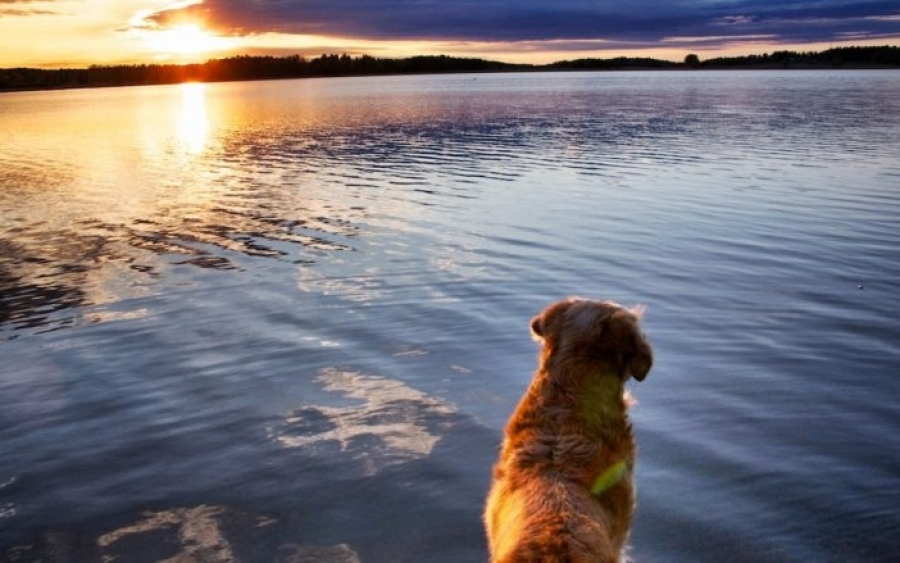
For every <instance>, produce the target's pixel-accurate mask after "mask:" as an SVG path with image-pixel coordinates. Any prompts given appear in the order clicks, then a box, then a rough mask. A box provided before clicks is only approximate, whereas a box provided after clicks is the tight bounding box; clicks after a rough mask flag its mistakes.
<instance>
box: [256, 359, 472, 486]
mask: <svg viewBox="0 0 900 563" xmlns="http://www.w3.org/2000/svg"><path fill="white" fill-rule="evenodd" d="M318 381H319V382H321V383H322V384H323V386H324V389H325V390H326V391H329V392H334V393H339V394H341V395H343V397H344V398H346V399H352V400H353V401H356V404H353V405H350V406H331V405H320V406H312V407H304V408H301V409H298V410H296V411H294V412H292V413H291V414H290V415H289V416H287V417H286V418H285V419H284V423H283V424H282V425H281V426H280V427H277V428H271V429H270V435H271V437H272V438H273V439H274V440H275V441H277V442H278V443H279V444H281V445H282V446H284V447H286V448H302V447H315V446H316V445H325V444H327V443H337V444H338V445H339V447H340V450H341V452H342V453H345V454H349V455H350V456H351V457H353V458H354V459H358V460H360V461H362V462H363V467H364V469H363V471H364V473H365V476H372V475H374V474H376V473H377V472H378V471H379V470H381V469H383V468H385V467H388V466H391V465H396V464H398V463H404V462H406V461H411V460H414V459H419V458H423V457H426V456H428V455H429V454H430V453H431V452H432V450H433V449H434V447H435V445H436V444H437V443H438V441H439V440H440V439H441V435H442V432H441V430H442V429H443V427H444V426H447V425H449V424H451V421H450V420H449V419H448V418H447V417H448V415H451V414H453V413H454V412H455V410H454V409H453V408H451V407H449V406H448V405H446V404H443V403H441V402H439V401H437V400H435V399H432V398H430V397H428V396H427V395H425V394H424V393H422V392H420V391H417V390H415V389H412V388H411V387H408V386H407V385H405V384H403V383H401V382H399V381H395V380H392V379H388V378H384V377H377V376H372V375H364V374H361V373H356V372H348V371H340V370H338V369H336V368H327V369H324V370H322V371H321V372H320V374H319V377H318Z"/></svg>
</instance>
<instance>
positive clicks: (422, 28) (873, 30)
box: [146, 0, 900, 47]
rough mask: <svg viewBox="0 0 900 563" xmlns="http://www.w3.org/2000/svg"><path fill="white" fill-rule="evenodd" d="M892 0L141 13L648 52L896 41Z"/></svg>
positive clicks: (231, 6)
mask: <svg viewBox="0 0 900 563" xmlns="http://www.w3.org/2000/svg"><path fill="white" fill-rule="evenodd" d="M898 15H900V6H898V4H897V2H896V0H888V1H885V0H870V1H862V2H859V1H856V2H849V1H843V0H813V1H776V0H730V1H729V0H724V1H723V0H694V1H688V0H669V1H664V0H633V1H630V2H623V1H621V0H617V1H615V2H612V1H604V0H599V1H598V0H269V1H261V0H259V1H248V0H205V1H199V0H195V1H190V0H189V1H187V2H179V3H178V4H177V5H175V6H172V7H170V8H167V9H163V10H159V11H157V12H153V13H148V14H147V15H146V21H147V22H149V23H151V24H152V25H154V26H159V27H166V26H171V25H176V24H178V23H184V22H185V21H195V22H202V23H203V24H204V25H205V26H206V27H207V28H209V29H212V30H216V31H218V32H220V33H227V34H233V35H256V34H263V33H283V34H302V35H318V36H334V37H345V38H354V39H366V40H432V41H435V40H436V41H479V42H510V41H513V42H534V41H598V40H603V41H608V42H610V43H614V44H622V45H629V46H632V47H633V46H644V47H649V46H654V45H658V44H660V43H662V42H665V41H666V40H671V38H679V37H680V38H685V37H695V38H700V43H699V44H704V45H705V44H708V43H709V42H710V38H714V39H715V42H718V43H719V44H727V43H729V42H741V41H742V40H744V39H745V38H748V37H771V38H773V40H774V41H775V42H781V43H803V42H823V41H825V42H827V41H840V40H842V39H843V38H845V37H847V36H848V35H852V37H853V38H854V39H856V38H875V37H893V38H900V18H898Z"/></svg>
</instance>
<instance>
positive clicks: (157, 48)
mask: <svg viewBox="0 0 900 563" xmlns="http://www.w3.org/2000/svg"><path fill="white" fill-rule="evenodd" d="M145 40H146V45H147V48H148V49H149V50H151V51H154V52H156V53H159V54H160V55H174V56H192V55H203V54H207V53H213V52H215V51H223V50H226V49H229V48H231V47H232V41H231V40H230V39H228V38H225V37H220V36H216V35H213V34H211V33H209V32H208V31H206V30H204V29H203V28H201V27H200V26H199V25H196V24H181V25H177V26H174V27H170V28H166V29H159V30H154V31H153V32H151V33H148V34H146V35H145Z"/></svg>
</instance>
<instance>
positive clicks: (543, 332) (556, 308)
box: [531, 298, 575, 342]
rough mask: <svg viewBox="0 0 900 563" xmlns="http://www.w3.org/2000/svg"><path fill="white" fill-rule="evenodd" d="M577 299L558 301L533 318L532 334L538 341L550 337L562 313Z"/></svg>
mask: <svg viewBox="0 0 900 563" xmlns="http://www.w3.org/2000/svg"><path fill="white" fill-rule="evenodd" d="M574 301H575V299H573V298H570V299H565V300H563V301H557V302H556V303H553V304H552V305H550V306H548V307H547V308H546V309H544V310H543V311H541V313H540V314H539V315H537V316H536V317H534V318H533V319H531V336H532V337H533V338H534V339H535V340H537V341H538V342H543V341H545V340H546V339H548V338H550V337H551V336H552V335H553V334H554V332H555V329H556V326H557V325H558V324H559V321H560V320H561V318H562V313H563V312H564V311H565V310H566V309H568V308H569V307H570V306H571V305H572V303H574Z"/></svg>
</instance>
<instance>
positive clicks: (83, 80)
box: [0, 46, 900, 91]
mask: <svg viewBox="0 0 900 563" xmlns="http://www.w3.org/2000/svg"><path fill="white" fill-rule="evenodd" d="M732 68H734V69H739V68H748V69H814V68H900V47H890V46H884V47H839V48H834V49H828V50H827V51H822V52H817V53H814V52H794V51H777V52H774V53H772V54H768V53H767V54H764V55H749V56H744V57H720V58H713V59H708V60H700V58H699V57H698V56H697V55H694V54H691V55H688V56H687V57H685V59H684V61H683V62H672V61H665V60H659V59H651V58H631V57H616V58H612V59H593V58H588V59H577V60H571V61H560V62H556V63H551V64H548V65H527V64H509V63H502V62H496V61H488V60H484V59H477V58H458V57H448V56H444V55H441V56H418V57H410V58H405V59H381V58H375V57H372V56H369V55H362V56H359V57H351V56H349V55H322V56H321V57H318V58H314V59H306V58H303V57H301V56H299V55H294V56H288V57H269V56H238V57H230V58H225V59H214V60H210V61H207V62H205V63H198V64H187V65H174V64H164V65H160V64H151V65H147V64H141V65H114V66H104V65H97V66H91V67H89V68H81V69H76V68H64V69H56V70H47V69H34V68H8V69H0V91H4V90H6V91H11V90H42V89H58V88H91V87H102V86H135V85H149V84H175V83H180V82H224V81H234V80H267V79H275V78H311V77H324V76H365V75H385V74H435V73H451V72H507V71H529V72H530V71H534V72H539V71H562V70H641V69H643V70H647V69H694V70H696V69H732Z"/></svg>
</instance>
